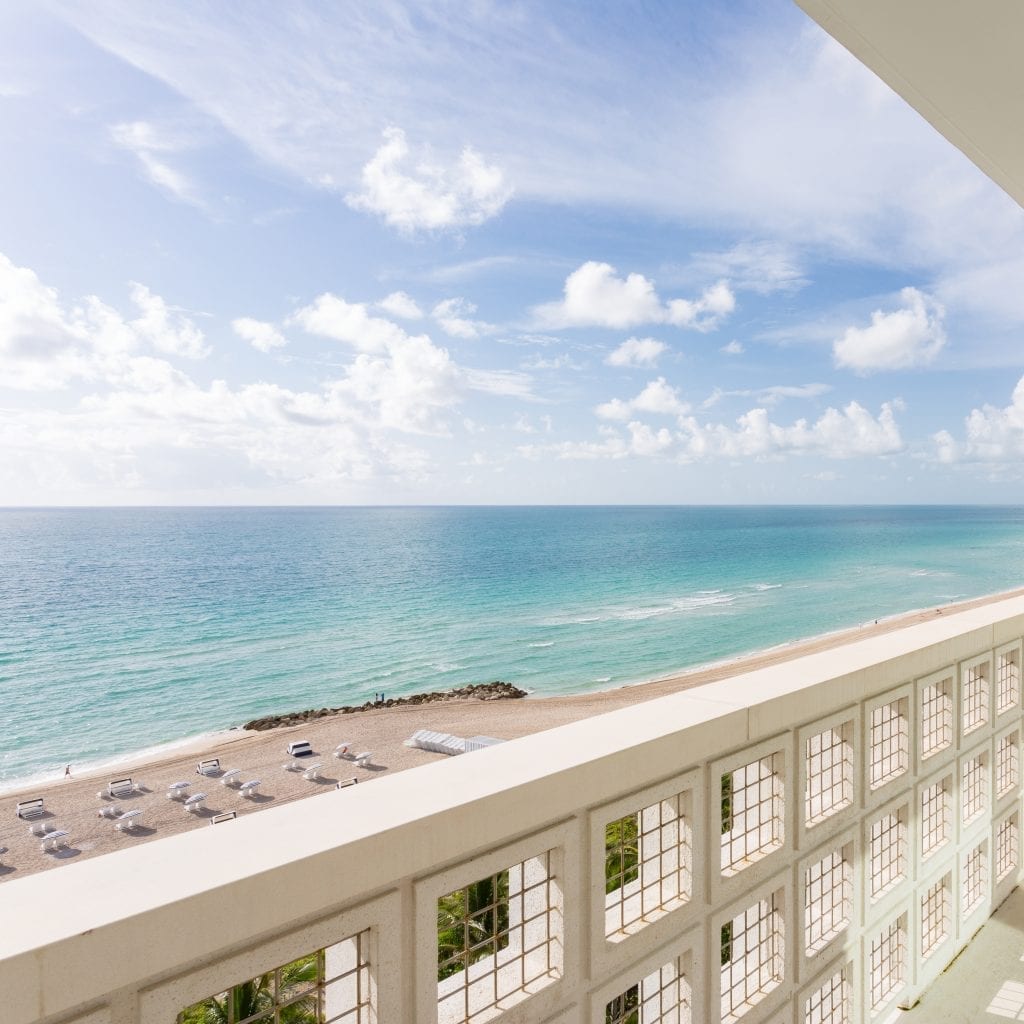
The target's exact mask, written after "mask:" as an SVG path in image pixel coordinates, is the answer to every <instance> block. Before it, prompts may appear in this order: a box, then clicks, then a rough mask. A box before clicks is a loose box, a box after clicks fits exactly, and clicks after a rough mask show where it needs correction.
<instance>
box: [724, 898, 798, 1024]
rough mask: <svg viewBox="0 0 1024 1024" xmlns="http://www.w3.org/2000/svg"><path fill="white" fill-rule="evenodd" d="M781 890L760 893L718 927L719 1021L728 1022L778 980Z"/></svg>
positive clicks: (781, 968) (780, 967)
mask: <svg viewBox="0 0 1024 1024" xmlns="http://www.w3.org/2000/svg"><path fill="white" fill-rule="evenodd" d="M781 907H782V893H781V892H776V893H773V894H772V895H771V896H766V897H763V898H762V899H760V900H758V901H757V902H756V903H755V904H753V905H752V906H750V907H748V908H747V909H746V910H744V911H743V912H742V913H741V914H739V915H738V916H736V917H734V918H732V920H731V921H729V922H727V923H726V924H725V925H723V927H722V929H721V949H722V952H721V959H722V1021H723V1024H731V1022H732V1021H736V1020H739V1019H740V1017H742V1016H743V1014H745V1013H746V1012H747V1011H748V1010H749V1009H751V1007H753V1006H755V1005H756V1004H757V1003H759V1002H760V1001H761V1000H762V999H764V997H765V996H766V995H768V993H769V992H771V991H772V990H773V989H774V988H776V986H778V985H779V983H780V982H781V981H782V979H783V976H784V971H785V956H786V950H785V935H784V932H783V919H782V910H781Z"/></svg>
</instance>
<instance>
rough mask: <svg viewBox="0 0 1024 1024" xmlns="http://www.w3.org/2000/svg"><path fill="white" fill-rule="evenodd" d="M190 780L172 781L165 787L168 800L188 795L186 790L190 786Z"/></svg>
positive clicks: (183, 797) (181, 798) (180, 798)
mask: <svg viewBox="0 0 1024 1024" xmlns="http://www.w3.org/2000/svg"><path fill="white" fill-rule="evenodd" d="M191 786H192V783H191V782H172V783H171V784H170V785H169V786H168V787H167V799H168V800H184V799H185V797H187V796H188V791H189V789H190V788H191Z"/></svg>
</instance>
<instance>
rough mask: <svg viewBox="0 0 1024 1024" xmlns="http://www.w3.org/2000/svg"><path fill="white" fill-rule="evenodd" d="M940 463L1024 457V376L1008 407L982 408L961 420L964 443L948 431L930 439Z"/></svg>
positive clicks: (1011, 459) (1004, 460)
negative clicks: (955, 438)
mask: <svg viewBox="0 0 1024 1024" xmlns="http://www.w3.org/2000/svg"><path fill="white" fill-rule="evenodd" d="M933 440H934V442H935V446H936V458H937V459H938V461H939V462H943V463H953V462H1010V461H1017V460H1019V459H1021V458H1022V457H1024V377H1021V378H1020V380H1018V381H1017V386H1016V387H1015V388H1014V389H1013V394H1012V396H1011V397H1010V404H1009V405H1006V406H1003V407H1002V408H999V407H997V406H993V405H988V404H986V405H983V406H982V407H981V408H980V409H972V410H971V412H970V414H969V415H968V416H967V418H966V419H965V420H964V440H963V441H962V442H959V443H958V442H957V441H956V440H954V438H953V435H952V434H950V432H949V431H947V430H940V431H939V432H938V433H937V434H935V435H934V436H933Z"/></svg>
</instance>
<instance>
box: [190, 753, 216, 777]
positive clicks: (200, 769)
mask: <svg viewBox="0 0 1024 1024" xmlns="http://www.w3.org/2000/svg"><path fill="white" fill-rule="evenodd" d="M219 773H220V758H219V757H211V758H208V759H207V760H206V761H200V762H199V764H198V765H196V775H217V774H219Z"/></svg>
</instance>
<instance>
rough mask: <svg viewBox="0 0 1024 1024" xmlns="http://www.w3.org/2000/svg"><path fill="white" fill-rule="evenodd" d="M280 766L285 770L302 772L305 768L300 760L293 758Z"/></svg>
mask: <svg viewBox="0 0 1024 1024" xmlns="http://www.w3.org/2000/svg"><path fill="white" fill-rule="evenodd" d="M281 767H282V768H283V769H284V770H285V771H286V772H304V771H305V770H306V766H305V764H303V763H302V761H297V760H295V759H294V758H293V759H292V760H291V761H286V762H285V763H284V764H283V765H281Z"/></svg>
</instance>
